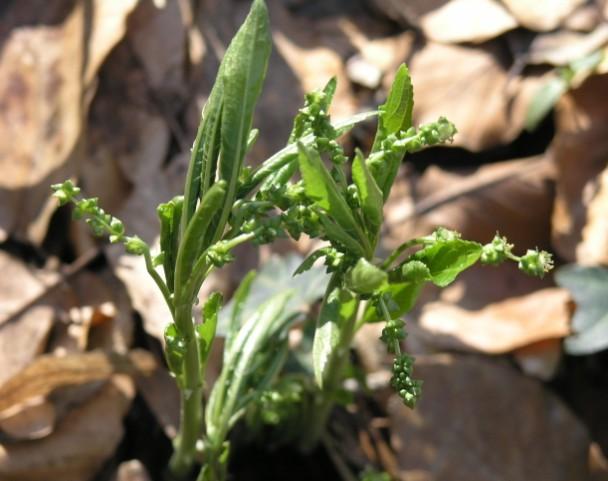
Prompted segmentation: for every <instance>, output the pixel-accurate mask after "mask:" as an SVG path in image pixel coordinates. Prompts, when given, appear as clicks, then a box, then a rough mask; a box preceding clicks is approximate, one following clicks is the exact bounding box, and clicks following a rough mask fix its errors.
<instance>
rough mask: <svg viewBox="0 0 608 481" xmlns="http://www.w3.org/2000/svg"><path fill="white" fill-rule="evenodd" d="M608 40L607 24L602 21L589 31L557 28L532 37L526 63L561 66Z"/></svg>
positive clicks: (591, 51) (593, 50)
mask: <svg viewBox="0 0 608 481" xmlns="http://www.w3.org/2000/svg"><path fill="white" fill-rule="evenodd" d="M607 42H608V24H606V23H602V24H601V25H599V26H598V27H597V28H596V29H595V30H593V31H592V32H590V33H579V32H571V31H567V30H558V31H557V32H551V33H543V34H540V35H537V36H536V37H534V40H533V41H532V43H531V44H530V48H529V50H528V58H527V61H528V63H531V64H543V63H548V64H551V65H556V66H561V65H568V64H569V63H570V62H572V61H573V60H578V59H581V58H583V57H585V56H587V55H589V54H590V53H593V52H595V51H596V50H599V49H600V48H601V47H603V46H604V45H606V43H607Z"/></svg>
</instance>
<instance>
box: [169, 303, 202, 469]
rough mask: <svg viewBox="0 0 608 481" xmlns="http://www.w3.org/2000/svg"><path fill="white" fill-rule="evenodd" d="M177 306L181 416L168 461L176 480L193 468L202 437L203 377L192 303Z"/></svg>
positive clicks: (176, 321)
mask: <svg viewBox="0 0 608 481" xmlns="http://www.w3.org/2000/svg"><path fill="white" fill-rule="evenodd" d="M181 301H182V302H181V303H180V304H179V305H178V306H177V309H176V313H175V323H176V325H177V327H178V329H179V331H180V333H182V335H183V338H184V342H185V349H186V351H185V352H186V356H185V358H184V364H183V383H184V385H183V389H181V390H180V396H181V399H180V402H181V416H180V426H179V436H178V437H177V438H176V439H175V442H174V453H173V456H172V457H171V460H170V461H169V469H170V471H171V473H172V474H173V475H174V476H175V477H177V478H178V479H181V478H184V477H185V476H187V475H188V474H189V473H190V471H191V470H192V466H193V465H194V461H195V455H196V443H197V441H198V440H199V439H200V437H201V429H202V425H203V378H202V373H201V363H200V352H199V347H198V342H197V339H196V333H195V329H194V322H193V320H192V303H190V302H189V301H188V300H186V302H184V300H183V299H182V300H181Z"/></svg>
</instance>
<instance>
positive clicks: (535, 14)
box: [502, 0, 585, 32]
mask: <svg viewBox="0 0 608 481" xmlns="http://www.w3.org/2000/svg"><path fill="white" fill-rule="evenodd" d="M502 3H504V4H505V6H506V7H507V8H508V9H509V10H510V11H511V13H512V14H513V15H514V16H515V18H516V19H517V21H518V22H519V23H520V25H521V26H522V27H526V28H529V29H530V30H537V31H540V32H547V31H549V30H553V29H554V28H557V27H559V26H560V25H561V23H562V22H563V21H564V20H565V19H566V18H567V17H568V16H569V15H570V14H571V13H572V12H573V11H574V10H575V9H576V8H577V7H578V6H579V5H582V4H583V3H585V0H535V1H533V2H530V1H528V0H502Z"/></svg>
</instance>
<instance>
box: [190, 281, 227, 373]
mask: <svg viewBox="0 0 608 481" xmlns="http://www.w3.org/2000/svg"><path fill="white" fill-rule="evenodd" d="M221 307H222V295H221V294H220V293H219V292H214V293H213V294H211V295H210V296H209V299H207V301H206V302H205V305H204V306H203V323H202V324H199V325H198V326H196V334H197V339H198V341H199V351H200V356H201V362H202V363H203V365H205V364H206V363H207V358H208V357H209V353H210V352H211V346H212V345H213V340H214V339H215V329H216V327H217V318H218V313H219V310H220V308H221Z"/></svg>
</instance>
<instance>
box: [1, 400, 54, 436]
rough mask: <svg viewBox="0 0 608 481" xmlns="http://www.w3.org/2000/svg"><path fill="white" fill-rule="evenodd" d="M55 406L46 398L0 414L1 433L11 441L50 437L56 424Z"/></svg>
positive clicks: (25, 403)
mask: <svg viewBox="0 0 608 481" xmlns="http://www.w3.org/2000/svg"><path fill="white" fill-rule="evenodd" d="M56 417H57V414H56V411H55V406H54V405H53V404H52V403H50V402H48V401H46V400H45V399H44V397H42V396H40V397H37V398H31V399H29V400H28V401H26V402H24V403H21V404H19V405H17V406H13V408H11V409H7V410H4V411H2V412H0V431H2V432H3V433H4V434H6V435H7V436H9V437H10V438H11V439H13V440H15V439H39V438H43V437H45V436H48V435H49V434H50V433H51V432H52V430H53V426H54V424H55V420H56Z"/></svg>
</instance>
